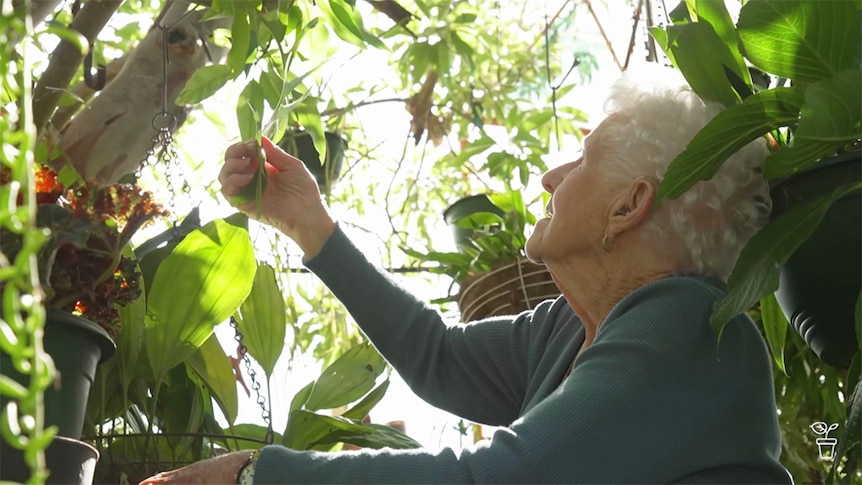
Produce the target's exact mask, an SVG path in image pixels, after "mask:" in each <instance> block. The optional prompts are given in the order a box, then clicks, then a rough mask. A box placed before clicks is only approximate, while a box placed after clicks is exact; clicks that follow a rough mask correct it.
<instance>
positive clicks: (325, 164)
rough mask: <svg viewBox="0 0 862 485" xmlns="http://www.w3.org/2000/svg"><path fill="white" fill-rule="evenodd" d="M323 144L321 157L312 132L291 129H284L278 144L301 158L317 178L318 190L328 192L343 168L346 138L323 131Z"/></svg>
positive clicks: (332, 132)
mask: <svg viewBox="0 0 862 485" xmlns="http://www.w3.org/2000/svg"><path fill="white" fill-rule="evenodd" d="M324 144H325V146H326V148H325V150H324V155H323V156H322V157H321V155H320V151H319V150H318V149H317V145H318V143H317V140H316V139H315V136H314V135H313V132H311V131H306V130H302V129H292V130H287V131H285V133H284V136H283V137H282V138H281V141H279V143H278V146H279V147H281V149H282V150H284V151H286V152H287V153H289V154H291V155H293V156H295V157H296V158H299V159H300V160H302V162H303V163H305V166H306V167H307V168H308V170H309V171H310V172H311V174H312V175H314V178H315V180H317V184H318V185H319V186H320V191H321V192H322V193H329V190H330V188H331V187H332V184H334V183H335V182H337V181H338V179H339V178H340V177H341V172H342V171H343V169H344V151H345V150H346V149H347V140H346V139H345V138H344V137H343V136H341V135H340V134H338V133H336V132H334V131H326V132H324Z"/></svg>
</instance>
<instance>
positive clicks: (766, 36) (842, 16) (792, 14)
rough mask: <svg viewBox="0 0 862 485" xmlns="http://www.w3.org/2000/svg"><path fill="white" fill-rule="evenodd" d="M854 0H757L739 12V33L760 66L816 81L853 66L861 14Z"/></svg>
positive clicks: (745, 47) (749, 53)
mask: <svg viewBox="0 0 862 485" xmlns="http://www.w3.org/2000/svg"><path fill="white" fill-rule="evenodd" d="M857 10H858V9H857V7H856V2H855V1H854V0H825V1H811V0H758V1H756V2H747V3H746V4H745V6H743V7H742V10H740V12H739V22H738V23H737V25H738V29H739V38H740V41H741V43H742V48H743V51H744V53H745V54H746V56H747V57H748V59H749V60H750V61H751V62H752V63H753V64H754V65H755V66H756V67H758V68H760V69H761V70H764V71H766V72H769V73H772V74H775V75H777V76H782V77H787V78H790V79H793V80H796V81H806V82H813V81H819V80H821V79H826V78H830V77H833V76H834V75H835V74H837V73H839V72H841V71H843V70H846V69H850V68H852V67H854V65H853V64H854V60H855V58H856V54H857V52H858V50H859V42H860V33H859V15H858V12H857Z"/></svg>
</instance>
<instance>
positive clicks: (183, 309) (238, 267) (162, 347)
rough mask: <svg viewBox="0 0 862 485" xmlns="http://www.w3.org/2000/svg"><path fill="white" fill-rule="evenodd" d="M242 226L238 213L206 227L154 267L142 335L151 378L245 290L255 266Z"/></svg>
mask: <svg viewBox="0 0 862 485" xmlns="http://www.w3.org/2000/svg"><path fill="white" fill-rule="evenodd" d="M247 223H248V218H247V217H246V216H244V215H242V214H235V215H233V216H230V217H228V218H227V219H217V220H215V221H213V222H210V223H209V224H207V225H205V226H204V227H202V228H201V229H198V230H195V231H193V232H191V233H190V234H189V235H188V236H186V237H185V239H183V241H182V242H181V243H180V244H178V245H177V247H176V249H174V251H173V252H172V253H171V255H170V256H168V257H167V258H165V260H164V261H162V263H161V264H160V265H159V269H158V270H157V271H156V276H155V279H154V281H153V287H152V288H151V289H150V293H149V297H148V301H147V315H146V326H147V328H146V330H145V331H144V336H145V341H146V346H147V355H148V357H149V360H150V365H151V366H152V369H153V374H154V375H155V376H156V378H159V377H160V376H163V375H164V373H165V372H167V371H168V370H169V369H171V368H172V367H174V366H175V365H177V364H179V363H180V362H182V361H184V360H185V359H186V358H188V357H189V356H190V355H191V354H192V353H194V351H195V349H197V348H198V347H199V346H200V345H201V344H203V343H204V342H205V341H206V339H207V338H209V336H210V334H211V333H212V330H213V327H214V326H215V325H216V324H218V323H220V322H222V321H224V320H226V319H227V318H228V317H230V316H231V314H233V312H235V311H236V309H237V308H239V306H240V303H242V301H243V300H245V298H246V297H247V296H248V294H249V292H250V291H251V287H252V283H253V281H254V272H253V271H251V268H254V267H256V265H257V264H256V262H255V259H254V248H253V247H252V245H251V240H250V238H249V235H248V229H247V228H246V225H247Z"/></svg>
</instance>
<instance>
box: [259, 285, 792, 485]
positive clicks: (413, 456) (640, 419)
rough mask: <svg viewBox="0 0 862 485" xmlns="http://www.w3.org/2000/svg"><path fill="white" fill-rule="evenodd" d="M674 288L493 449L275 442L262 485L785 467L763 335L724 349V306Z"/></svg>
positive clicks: (550, 478)
mask: <svg viewBox="0 0 862 485" xmlns="http://www.w3.org/2000/svg"><path fill="white" fill-rule="evenodd" d="M670 290H675V291H665V292H662V291H660V290H655V289H653V290H650V291H646V292H642V293H641V294H640V295H637V296H635V297H634V298H633V299H632V300H631V301H630V302H629V303H630V305H631V308H629V309H623V310H620V311H618V312H617V315H615V317H614V320H613V321H610V320H609V321H608V323H606V325H605V326H603V327H602V328H601V329H600V331H599V333H598V335H597V336H596V339H595V341H594V342H593V345H592V346H590V348H588V349H587V350H585V351H584V352H583V353H582V354H581V356H580V357H579V360H578V362H577V365H576V366H575V368H574V371H573V372H572V374H571V376H570V377H569V378H568V379H567V380H566V381H565V382H564V383H563V385H561V386H560V387H559V388H558V389H557V390H556V391H554V392H553V393H552V394H551V395H550V396H548V397H547V398H546V399H544V400H543V401H542V402H541V403H539V404H538V405H536V406H535V407H534V408H532V409H531V410H530V411H528V412H527V413H526V414H525V415H524V416H523V417H521V418H520V419H518V420H517V421H515V422H514V423H513V424H512V425H511V426H510V427H509V428H504V429H500V430H498V431H497V432H495V434H494V435H493V437H492V439H491V440H490V442H485V443H480V444H478V445H477V446H475V447H474V448H470V449H465V450H462V451H460V452H458V451H454V450H452V449H448V448H446V449H442V450H437V451H432V450H425V449H420V450H389V449H384V450H363V451H360V452H336V453H323V452H306V451H293V450H289V449H286V448H283V447H277V446H271V447H266V448H264V450H263V452H262V454H261V457H260V461H259V462H258V468H257V475H256V483H525V482H530V483H625V482H628V483H668V482H672V481H674V480H676V479H678V478H680V477H684V476H686V475H689V474H691V473H692V472H696V471H698V470H703V469H707V468H711V467H720V466H723V465H727V464H747V465H752V466H762V467H772V469H774V470H781V468H780V465H778V462H777V449H776V448H775V446H774V445H775V444H776V443H778V441H777V439H778V438H777V436H772V435H771V433H772V431H774V430H777V426H775V427H774V428H773V426H772V425H773V424H777V423H774V420H775V410H774V401H773V400H771V398H770V396H769V394H768V393H769V392H771V385H770V381H768V380H764V379H763V377H764V376H765V374H764V366H763V364H766V367H765V369H766V374H768V373H769V367H768V364H769V363H768V360H765V361H762V359H760V357H761V356H760V355H759V354H760V351H761V350H762V349H761V348H759V347H756V345H757V343H756V342H754V340H752V339H753V338H754V337H755V336H757V337H758V338H759V335H756V330H755V329H754V328H750V329H747V328H745V325H740V324H739V323H740V322H739V321H736V322H731V324H729V326H728V328H727V329H726V330H725V334H724V336H723V337H722V339H723V340H722V345H721V346H720V349H721V351H718V350H717V349H716V346H715V339H714V337H712V336H711V335H710V334H708V333H707V332H709V327H708V325H707V324H706V322H707V321H708V316H709V312H710V310H711V307H712V303H713V302H714V301H715V299H716V298H715V297H714V296H712V295H710V294H709V292H707V291H698V290H697V289H696V288H695V289H694V290H692V288H691V286H688V287H686V286H685V285H682V286H680V285H677V287H675V288H671V289H670ZM743 323H744V322H743ZM701 327H705V330H703V329H702V328H701ZM710 337H711V339H710ZM753 345H754V346H753ZM760 345H761V347H762V342H760ZM751 356H754V357H755V358H754V359H753V360H752V359H749V357H751ZM763 387H766V388H767V389H762V388H763ZM758 389H759V390H758ZM769 403H773V404H772V407H770V404H769ZM770 413H771V414H770Z"/></svg>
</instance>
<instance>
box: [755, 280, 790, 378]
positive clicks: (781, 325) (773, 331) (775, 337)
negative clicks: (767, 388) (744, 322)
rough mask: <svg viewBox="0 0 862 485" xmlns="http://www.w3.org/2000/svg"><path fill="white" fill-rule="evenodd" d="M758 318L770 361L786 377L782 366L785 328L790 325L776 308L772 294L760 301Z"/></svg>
mask: <svg viewBox="0 0 862 485" xmlns="http://www.w3.org/2000/svg"><path fill="white" fill-rule="evenodd" d="M760 316H761V319H762V322H763V331H764V333H765V334H766V341H767V342H768V343H769V348H770V350H772V359H773V360H774V361H775V365H776V366H777V367H778V368H779V369H780V370H781V372H783V373H784V375H787V368H786V367H785V366H784V345H785V343H786V342H787V327H789V326H790V324H789V323H787V318H786V317H785V316H784V312H782V311H781V307H780V306H778V300H776V299H775V295H774V294H772V293H768V294H766V295H764V296H763V298H761V299H760Z"/></svg>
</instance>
